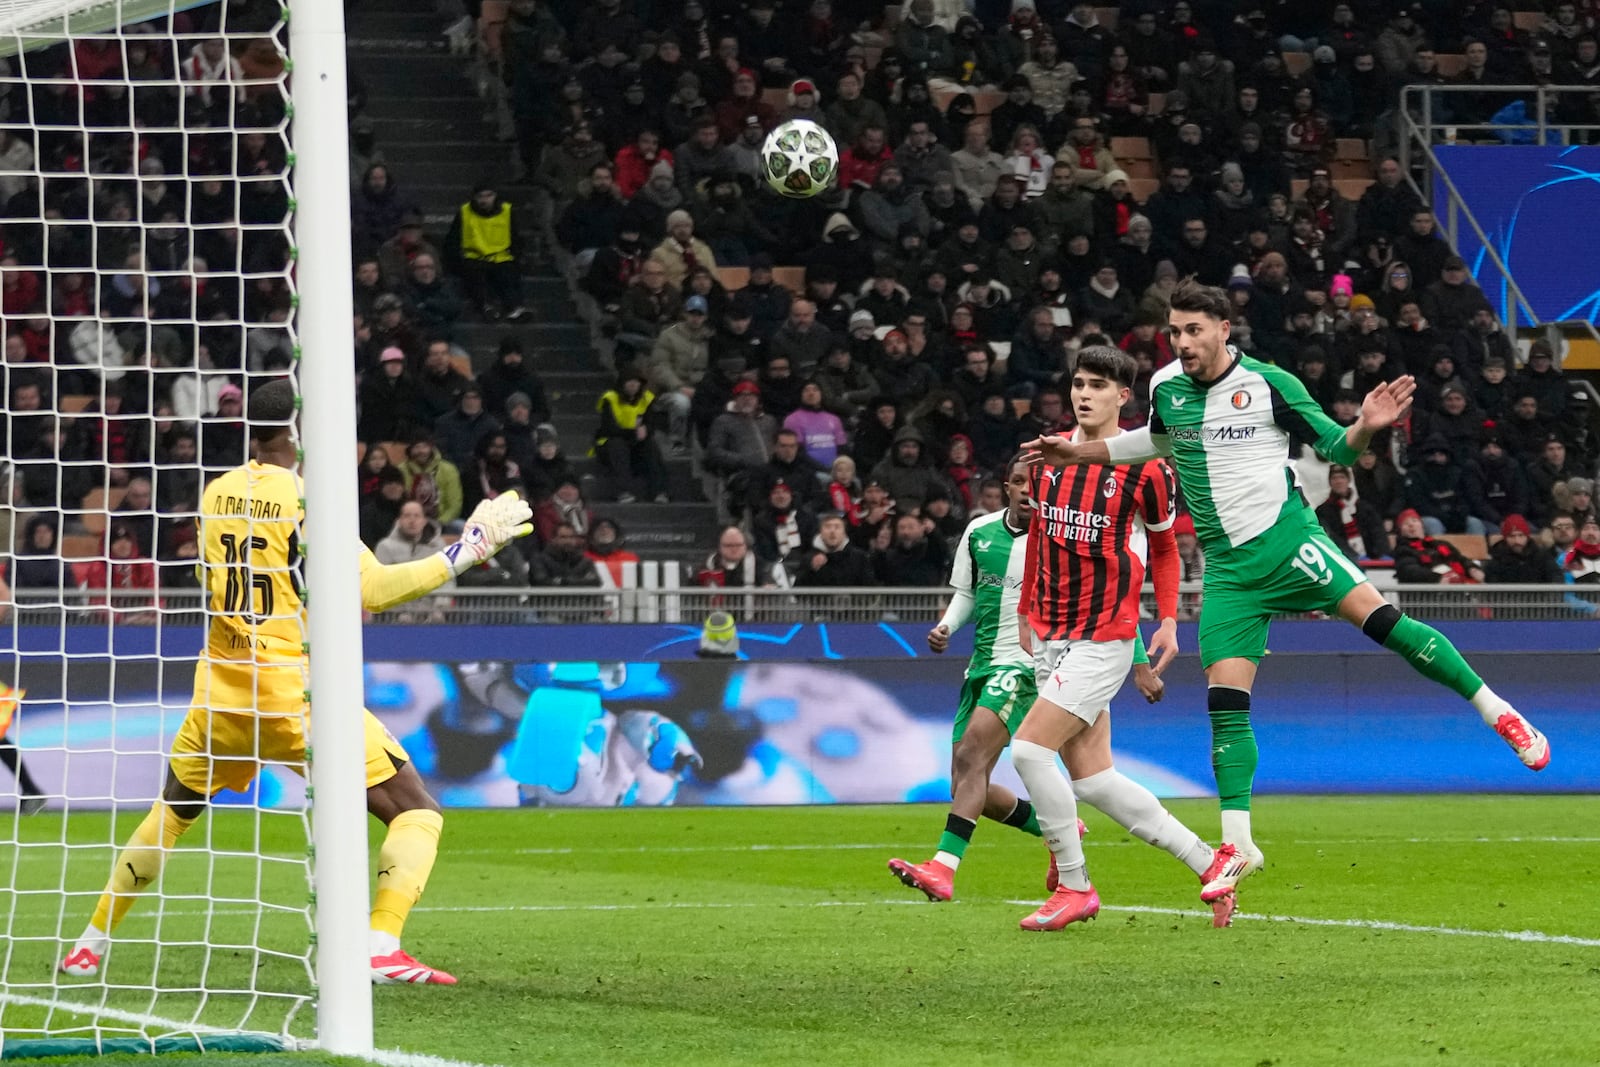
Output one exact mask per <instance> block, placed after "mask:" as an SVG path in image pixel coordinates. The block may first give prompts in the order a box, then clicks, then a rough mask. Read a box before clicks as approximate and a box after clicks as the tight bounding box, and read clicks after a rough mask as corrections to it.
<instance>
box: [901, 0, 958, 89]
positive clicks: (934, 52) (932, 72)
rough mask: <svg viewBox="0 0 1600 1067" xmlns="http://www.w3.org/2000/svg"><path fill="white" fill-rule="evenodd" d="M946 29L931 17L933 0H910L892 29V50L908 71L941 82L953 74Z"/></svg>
mask: <svg viewBox="0 0 1600 1067" xmlns="http://www.w3.org/2000/svg"><path fill="white" fill-rule="evenodd" d="M947 29H948V28H947V27H945V26H941V25H940V24H939V23H938V22H937V21H935V20H934V10H933V0H911V3H910V5H909V6H908V7H907V10H906V12H905V15H904V17H903V18H902V19H901V21H900V25H899V26H897V27H895V32H894V46H895V49H896V51H898V52H899V53H900V57H901V60H902V62H903V63H904V65H905V69H906V70H907V71H908V72H909V73H912V74H917V75H921V76H922V77H923V78H925V79H929V80H933V79H938V80H939V81H941V82H943V81H947V80H949V79H950V78H952V77H954V76H955V75H956V73H957V71H956V63H955V52H954V50H953V49H952V48H951V46H950V36H949V34H948V32H947Z"/></svg>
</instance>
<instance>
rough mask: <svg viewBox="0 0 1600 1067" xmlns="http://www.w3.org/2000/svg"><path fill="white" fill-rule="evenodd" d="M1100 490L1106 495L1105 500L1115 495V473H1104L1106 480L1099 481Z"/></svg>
mask: <svg viewBox="0 0 1600 1067" xmlns="http://www.w3.org/2000/svg"><path fill="white" fill-rule="evenodd" d="M1100 491H1101V492H1102V493H1104V494H1105V495H1106V499H1107V500H1110V499H1111V498H1112V497H1114V496H1116V495H1117V476H1116V475H1115V474H1108V475H1106V480H1105V481H1103V482H1101V483H1100Z"/></svg>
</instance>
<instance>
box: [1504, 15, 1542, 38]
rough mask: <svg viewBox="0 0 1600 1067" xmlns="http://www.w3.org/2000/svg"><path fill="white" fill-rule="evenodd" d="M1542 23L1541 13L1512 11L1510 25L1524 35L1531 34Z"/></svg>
mask: <svg viewBox="0 0 1600 1067" xmlns="http://www.w3.org/2000/svg"><path fill="white" fill-rule="evenodd" d="M1543 22H1544V13H1543V12H1542V11H1513V12H1512V13H1511V24H1512V25H1513V26H1515V27H1516V28H1517V29H1519V30H1522V31H1524V32H1525V33H1533V32H1534V31H1535V30H1537V29H1538V28H1539V26H1540V24H1542V23H1543Z"/></svg>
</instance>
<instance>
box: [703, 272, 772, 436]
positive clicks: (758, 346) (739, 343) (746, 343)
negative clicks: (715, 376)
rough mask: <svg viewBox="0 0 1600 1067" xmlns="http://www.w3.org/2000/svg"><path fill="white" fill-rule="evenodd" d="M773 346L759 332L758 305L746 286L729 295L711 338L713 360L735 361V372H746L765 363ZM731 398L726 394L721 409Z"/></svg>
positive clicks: (721, 402)
mask: <svg viewBox="0 0 1600 1067" xmlns="http://www.w3.org/2000/svg"><path fill="white" fill-rule="evenodd" d="M769 348H770V344H769V343H768V340H767V339H766V338H764V337H762V336H761V335H760V334H758V333H757V332H756V329H755V309H754V308H753V307H752V305H751V303H750V300H749V299H748V298H747V297H746V296H745V293H744V290H740V291H739V292H737V293H734V294H733V296H731V297H729V298H728V303H727V306H726V307H724V308H723V310H722V317H721V321H719V322H718V323H717V329H716V332H715V333H714V334H713V335H712V338H711V361H712V363H719V362H726V361H732V364H730V365H733V364H736V368H735V370H734V373H735V374H736V375H737V374H743V373H745V372H746V371H749V370H753V369H754V368H756V367H760V366H762V365H763V364H765V363H766V361H767V352H768V350H769ZM730 388H731V387H730ZM730 398H731V396H725V397H723V398H722V400H721V401H720V402H719V403H718V405H717V410H721V406H722V404H724V403H726V402H727V401H728V400H729V399H730Z"/></svg>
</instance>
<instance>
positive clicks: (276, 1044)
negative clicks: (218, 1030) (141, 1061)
mask: <svg viewBox="0 0 1600 1067" xmlns="http://www.w3.org/2000/svg"><path fill="white" fill-rule="evenodd" d="M299 1047H300V1044H299V1042H297V1041H295V1040H294V1039H293V1038H285V1037H282V1036H279V1035H277V1034H248V1033H245V1034H172V1035H169V1036H166V1037H104V1038H93V1037H43V1038H24V1039H21V1040H9V1041H6V1042H5V1043H4V1044H3V1045H0V1061H16V1062H26V1063H37V1062H38V1061H40V1060H47V1059H49V1058H52V1057H58V1056H110V1055H123V1056H128V1055H134V1056H166V1055H171V1054H173V1053H177V1052H292V1051H295V1050H296V1049H298V1048H299Z"/></svg>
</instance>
